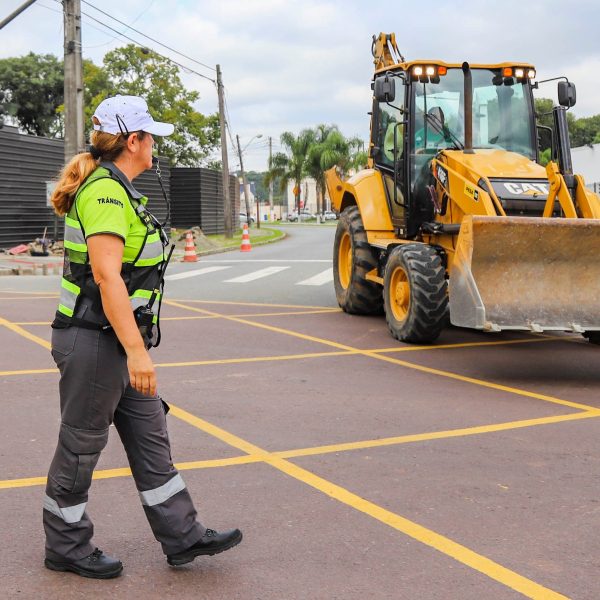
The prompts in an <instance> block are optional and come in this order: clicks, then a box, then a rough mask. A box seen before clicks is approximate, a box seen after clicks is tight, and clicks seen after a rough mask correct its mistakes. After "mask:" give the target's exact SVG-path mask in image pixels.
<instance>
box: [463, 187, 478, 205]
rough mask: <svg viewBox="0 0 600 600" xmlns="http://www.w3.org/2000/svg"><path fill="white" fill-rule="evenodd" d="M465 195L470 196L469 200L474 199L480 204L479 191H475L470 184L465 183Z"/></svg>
mask: <svg viewBox="0 0 600 600" xmlns="http://www.w3.org/2000/svg"><path fill="white" fill-rule="evenodd" d="M465 194H466V195H467V196H469V198H473V200H475V202H479V190H477V189H475V188H474V187H473V186H472V185H471V184H469V183H465Z"/></svg>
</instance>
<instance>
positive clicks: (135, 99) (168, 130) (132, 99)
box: [94, 95, 175, 136]
mask: <svg viewBox="0 0 600 600" xmlns="http://www.w3.org/2000/svg"><path fill="white" fill-rule="evenodd" d="M94 129H95V130H96V131H104V132H106V133H112V134H113V135H116V134H118V133H133V132H134V131H147V132H148V133H151V134H152V135H160V136H164V135H171V134H172V133H173V131H174V130H175V126H174V125H172V124H171V123H161V122H159V121H155V120H154V119H153V118H152V116H151V115H150V112H149V111H148V104H147V103H146V101H145V100H144V99H143V98H140V97H139V96H121V95H119V96H113V97H112V98H107V99H106V100H103V101H102V102H100V104H99V105H98V107H97V108H96V112H94Z"/></svg>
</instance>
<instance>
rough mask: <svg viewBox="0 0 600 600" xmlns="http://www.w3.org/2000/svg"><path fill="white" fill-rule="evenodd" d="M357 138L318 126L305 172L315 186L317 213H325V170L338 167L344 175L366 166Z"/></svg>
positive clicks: (365, 158) (326, 126) (359, 141)
mask: <svg viewBox="0 0 600 600" xmlns="http://www.w3.org/2000/svg"><path fill="white" fill-rule="evenodd" d="M362 146H363V142H362V140H361V139H360V138H357V137H352V138H346V137H345V136H344V135H343V134H342V132H341V131H340V130H339V129H338V127H337V126H336V125H318V126H317V127H316V129H315V134H314V142H313V144H312V146H311V148H310V149H309V152H308V159H307V167H306V168H307V172H308V174H309V175H310V176H311V177H312V178H313V179H314V180H315V182H316V186H317V212H321V211H323V210H324V208H325V207H324V199H325V190H326V182H325V171H327V170H329V169H331V167H334V166H337V167H338V168H339V170H340V171H341V172H342V174H343V175H347V174H348V172H349V171H358V170H360V169H363V168H364V167H365V166H366V164H367V154H366V152H364V151H363V150H362Z"/></svg>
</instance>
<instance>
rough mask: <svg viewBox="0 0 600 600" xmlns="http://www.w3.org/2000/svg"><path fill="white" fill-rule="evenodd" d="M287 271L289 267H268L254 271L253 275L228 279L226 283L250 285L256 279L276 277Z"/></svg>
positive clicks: (248, 274)
mask: <svg viewBox="0 0 600 600" xmlns="http://www.w3.org/2000/svg"><path fill="white" fill-rule="evenodd" d="M286 269H289V267H267V268H266V269H259V270H258V271H252V273H247V274H246V275H241V276H240V277H234V278H233V279H226V280H225V283H248V282H250V281H254V280H255V279H262V278H263V277H269V275H274V274H275V273H279V272H280V271H285V270H286Z"/></svg>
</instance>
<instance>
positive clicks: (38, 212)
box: [0, 127, 239, 248]
mask: <svg viewBox="0 0 600 600" xmlns="http://www.w3.org/2000/svg"><path fill="white" fill-rule="evenodd" d="M63 163H64V158H63V141H62V140H54V139H48V138H43V137H36V136H32V135H23V134H20V133H19V132H18V130H17V128H15V127H4V128H2V129H0V248H10V247H11V246H15V245H17V244H22V243H28V242H31V241H32V240H34V239H35V238H40V237H42V235H43V234H44V230H45V229H46V230H47V237H50V238H52V239H59V240H60V239H62V237H63V219H61V218H56V217H55V215H54V212H53V210H52V208H50V207H49V206H48V204H47V199H46V182H49V181H52V180H53V179H55V178H56V176H57V174H58V172H59V170H60V169H61V168H62V166H63ZM160 168H161V171H162V179H163V183H164V185H165V190H166V192H167V195H168V196H169V197H170V200H171V224H172V225H173V227H176V226H179V227H193V226H195V225H199V226H201V227H203V230H204V231H205V233H217V232H222V231H223V199H222V196H223V194H222V184H221V183H220V182H221V172H220V171H210V170H208V169H182V168H180V169H170V168H169V166H168V162H167V160H161V163H160ZM172 171H177V172H179V176H178V177H179V179H178V180H177V182H176V185H175V187H176V188H177V192H175V190H174V189H173V188H172V184H173V182H172V179H171V174H172ZM186 171H190V172H193V174H192V175H190V176H189V177H187V176H185V172H186ZM198 173H201V175H198ZM230 179H231V182H232V183H231V186H230V190H231V191H230V194H231V197H232V208H233V211H234V217H235V220H234V224H236V223H237V220H238V218H239V217H237V216H236V215H237V214H238V211H239V190H237V203H236V201H235V198H236V188H237V182H236V179H235V177H231V178H230ZM134 185H135V187H136V189H138V190H139V191H140V192H142V193H143V194H144V195H146V196H148V198H149V201H148V207H149V209H150V210H151V211H152V212H153V213H154V214H155V215H156V217H157V218H158V219H160V220H161V221H163V220H164V219H165V218H166V215H167V207H166V204H165V201H164V198H163V195H162V192H161V190H160V185H159V183H158V179H157V178H156V175H155V174H154V172H153V171H146V172H145V173H143V174H142V175H140V176H139V177H138V178H137V179H136V180H135V182H134ZM188 188H189V189H188ZM174 215H178V217H177V222H178V223H179V222H181V223H183V224H180V225H176V224H175V222H176V220H175V218H174ZM180 216H181V218H179V217H180ZM184 222H185V223H184ZM205 228H206V229H205Z"/></svg>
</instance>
